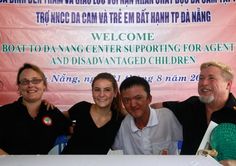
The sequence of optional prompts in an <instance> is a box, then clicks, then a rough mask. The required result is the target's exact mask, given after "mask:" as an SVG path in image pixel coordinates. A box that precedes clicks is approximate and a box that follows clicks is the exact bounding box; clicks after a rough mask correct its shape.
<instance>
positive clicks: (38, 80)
mask: <svg viewBox="0 0 236 166" xmlns="http://www.w3.org/2000/svg"><path fill="white" fill-rule="evenodd" d="M42 81H43V79H32V80H27V79H24V80H21V81H20V84H21V85H29V84H30V83H32V84H39V83H41V82H42Z"/></svg>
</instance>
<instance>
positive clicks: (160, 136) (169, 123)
mask: <svg viewBox="0 0 236 166" xmlns="http://www.w3.org/2000/svg"><path fill="white" fill-rule="evenodd" d="M182 139H183V137H182V126H181V124H180V123H179V122H178V120H177V119H176V117H175V115H174V114H173V113H172V112H171V110H169V109H167V108H161V109H152V108H150V117H149V121H148V124H147V126H146V127H144V128H143V129H142V130H140V129H138V128H137V126H136V125H135V123H134V119H133V117H132V116H131V115H129V114H128V115H127V116H126V117H125V119H124V120H123V122H122V123H121V126H120V129H119V131H118V133H117V136H116V138H115V142H114V144H113V146H112V149H114V150H123V153H124V154H177V152H178V146H177V144H178V141H179V140H182Z"/></svg>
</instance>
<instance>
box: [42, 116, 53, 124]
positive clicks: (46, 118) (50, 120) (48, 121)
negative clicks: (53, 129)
mask: <svg viewBox="0 0 236 166" xmlns="http://www.w3.org/2000/svg"><path fill="white" fill-rule="evenodd" d="M42 121H43V124H45V125H46V126H51V125H52V119H51V118H50V117H49V116H45V117H43V119H42Z"/></svg>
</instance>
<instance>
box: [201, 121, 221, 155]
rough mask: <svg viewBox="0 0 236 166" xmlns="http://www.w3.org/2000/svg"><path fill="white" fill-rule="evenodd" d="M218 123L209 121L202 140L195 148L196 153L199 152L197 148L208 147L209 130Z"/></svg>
mask: <svg viewBox="0 0 236 166" xmlns="http://www.w3.org/2000/svg"><path fill="white" fill-rule="evenodd" d="M217 125H218V124H217V123H215V122H213V121H211V122H210V124H209V125H208V128H207V130H206V132H205V134H204V137H203V139H202V142H201V144H200V146H199V148H198V150H197V154H198V152H199V150H204V149H209V145H210V135H211V131H212V130H213V129H214V128H215V127H216V126H217Z"/></svg>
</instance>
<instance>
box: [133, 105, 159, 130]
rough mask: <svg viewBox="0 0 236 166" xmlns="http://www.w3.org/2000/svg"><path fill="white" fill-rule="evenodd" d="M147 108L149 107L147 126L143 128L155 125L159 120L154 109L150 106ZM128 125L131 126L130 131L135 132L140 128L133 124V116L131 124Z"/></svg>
mask: <svg viewBox="0 0 236 166" xmlns="http://www.w3.org/2000/svg"><path fill="white" fill-rule="evenodd" d="M149 108H150V116H149V120H148V123H147V126H146V127H145V128H147V127H152V126H155V125H157V124H158V122H159V120H158V118H157V115H156V114H157V112H156V110H155V109H153V108H151V107H149ZM130 126H131V130H132V132H137V131H139V130H140V129H139V128H137V126H136V125H135V123H134V118H131V124H130Z"/></svg>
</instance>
